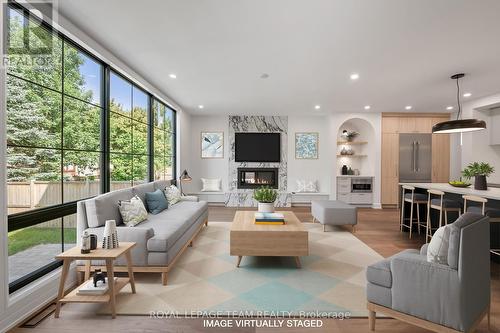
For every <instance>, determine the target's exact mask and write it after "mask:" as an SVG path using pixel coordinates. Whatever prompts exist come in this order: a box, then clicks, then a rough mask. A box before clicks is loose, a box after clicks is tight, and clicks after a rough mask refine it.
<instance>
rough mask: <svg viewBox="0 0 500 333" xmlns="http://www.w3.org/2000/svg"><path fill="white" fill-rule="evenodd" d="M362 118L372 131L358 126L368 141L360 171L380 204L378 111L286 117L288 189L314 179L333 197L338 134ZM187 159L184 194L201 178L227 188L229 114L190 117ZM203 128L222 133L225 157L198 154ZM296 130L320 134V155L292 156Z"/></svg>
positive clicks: (194, 188) (192, 190) (197, 186)
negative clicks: (188, 177)
mask: <svg viewBox="0 0 500 333" xmlns="http://www.w3.org/2000/svg"><path fill="white" fill-rule="evenodd" d="M353 118H357V119H362V120H365V121H366V122H367V126H370V127H371V129H370V130H372V131H373V135H371V137H365V136H364V135H366V134H365V133H364V131H363V130H362V129H361V128H360V129H359V130H360V132H361V136H360V138H359V140H368V141H370V142H369V145H368V146H367V147H365V148H363V149H365V150H366V151H365V152H364V153H366V154H367V155H368V157H367V158H366V160H364V161H363V162H361V163H362V164H363V166H362V167H360V170H361V171H362V174H364V175H367V176H374V177H375V184H374V195H373V199H374V207H380V163H381V161H380V147H381V121H382V118H381V114H380V113H376V114H372V113H360V114H347V113H345V114H333V115H313V116H288V134H289V136H288V137H289V142H288V156H289V158H288V189H289V191H294V190H295V183H296V180H297V179H309V180H317V181H318V185H319V190H320V192H323V193H329V194H330V196H331V197H332V198H335V194H336V186H337V185H336V176H337V175H339V174H340V169H339V168H338V167H337V158H336V154H337V139H338V138H337V135H338V132H339V130H340V128H341V126H342V125H343V124H344V122H346V121H348V120H349V119H353ZM189 131H190V140H191V142H190V152H189V153H190V155H191V157H190V159H188V158H186V159H183V161H184V162H183V163H188V161H189V163H188V164H184V165H185V168H186V169H187V170H188V172H189V174H190V175H191V176H192V177H193V182H192V183H187V184H184V185H183V186H184V190H185V192H187V193H195V192H199V191H200V190H201V181H200V178H201V177H203V178H221V179H222V187H223V191H225V190H227V185H228V184H227V178H228V177H227V174H228V167H229V166H228V154H229V147H228V143H227V133H228V116H210V115H208V116H194V115H193V116H191V126H190V129H189ZM202 131H223V132H224V158H223V159H202V158H201V156H200V133H201V132H202ZM296 132H318V133H319V158H318V159H317V160H298V159H295V133H296Z"/></svg>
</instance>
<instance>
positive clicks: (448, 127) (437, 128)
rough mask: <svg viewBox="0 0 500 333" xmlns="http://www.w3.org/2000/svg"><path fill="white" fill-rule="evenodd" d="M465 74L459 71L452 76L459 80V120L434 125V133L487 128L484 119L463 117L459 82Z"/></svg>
mask: <svg viewBox="0 0 500 333" xmlns="http://www.w3.org/2000/svg"><path fill="white" fill-rule="evenodd" d="M464 76H465V74H463V73H459V74H455V75H452V76H451V79H452V80H456V81H457V103H458V112H457V120H449V121H443V122H441V123H437V124H436V125H434V126H432V133H435V134H442V133H461V132H473V131H479V130H483V129H486V123H485V122H484V120H480V119H461V116H462V105H461V104H460V83H459V82H458V81H459V80H460V79H461V78H463V77H464Z"/></svg>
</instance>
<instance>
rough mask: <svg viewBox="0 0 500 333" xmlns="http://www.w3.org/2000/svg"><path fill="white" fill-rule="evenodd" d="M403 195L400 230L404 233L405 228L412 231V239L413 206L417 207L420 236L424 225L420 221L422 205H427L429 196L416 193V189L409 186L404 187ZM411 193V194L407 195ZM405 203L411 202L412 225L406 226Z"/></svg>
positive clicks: (411, 223)
mask: <svg viewBox="0 0 500 333" xmlns="http://www.w3.org/2000/svg"><path fill="white" fill-rule="evenodd" d="M402 188H403V193H402V195H401V202H402V204H401V219H400V220H399V229H400V230H401V231H403V227H405V228H409V229H410V239H411V232H412V229H413V205H417V225H418V233H419V234H420V225H421V224H422V225H423V223H422V222H421V221H420V205H422V204H423V205H426V204H427V196H426V195H425V194H423V193H415V187H413V186H409V185H403V186H402ZM407 191H410V193H406V192H407ZM405 202H409V203H410V205H411V208H410V224H409V225H408V224H405V222H404V221H405Z"/></svg>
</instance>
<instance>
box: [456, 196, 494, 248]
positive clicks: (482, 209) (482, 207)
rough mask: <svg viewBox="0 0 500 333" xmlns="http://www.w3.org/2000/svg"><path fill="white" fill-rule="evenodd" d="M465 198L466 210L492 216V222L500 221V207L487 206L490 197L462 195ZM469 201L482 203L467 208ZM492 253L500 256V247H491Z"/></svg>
mask: <svg viewBox="0 0 500 333" xmlns="http://www.w3.org/2000/svg"><path fill="white" fill-rule="evenodd" d="M462 198H463V199H464V212H471V213H478V214H481V215H486V216H488V217H489V218H490V223H500V209H498V208H489V207H486V203H487V202H488V199H486V198H482V197H478V196H475V195H464V196H462ZM467 201H473V202H477V203H480V204H481V205H480V206H470V207H469V208H468V209H467ZM490 252H491V253H492V254H495V255H497V256H500V249H490Z"/></svg>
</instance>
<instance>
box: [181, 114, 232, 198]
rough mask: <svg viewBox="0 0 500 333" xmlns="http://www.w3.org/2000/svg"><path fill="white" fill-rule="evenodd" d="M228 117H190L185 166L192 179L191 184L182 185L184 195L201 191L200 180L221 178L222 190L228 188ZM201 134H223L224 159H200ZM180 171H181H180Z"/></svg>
mask: <svg viewBox="0 0 500 333" xmlns="http://www.w3.org/2000/svg"><path fill="white" fill-rule="evenodd" d="M228 130H229V120H228V116H191V126H190V128H189V130H188V131H189V136H190V143H189V150H187V152H188V154H189V156H190V158H189V164H186V165H185V169H187V170H188V172H189V175H190V176H191V177H192V178H193V181H192V182H191V183H184V184H183V189H184V192H186V193H196V192H199V191H200V190H201V187H202V186H201V180H200V178H221V179H222V190H223V191H226V190H227V187H228V184H227V182H228V172H229V164H228V154H229V148H228V138H227V134H228ZM201 132H224V158H210V159H206V158H201ZM181 171H182V170H181Z"/></svg>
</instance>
